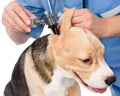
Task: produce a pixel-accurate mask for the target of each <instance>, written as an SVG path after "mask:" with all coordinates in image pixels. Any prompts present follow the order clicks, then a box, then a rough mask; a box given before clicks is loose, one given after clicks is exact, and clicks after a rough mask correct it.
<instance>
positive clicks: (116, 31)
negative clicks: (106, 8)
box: [102, 16, 120, 37]
mask: <svg viewBox="0 0 120 96" xmlns="http://www.w3.org/2000/svg"><path fill="white" fill-rule="evenodd" d="M103 21H104V23H105V26H104V27H105V29H106V32H105V33H103V35H102V37H112V36H120V16H113V17H110V18H103Z"/></svg>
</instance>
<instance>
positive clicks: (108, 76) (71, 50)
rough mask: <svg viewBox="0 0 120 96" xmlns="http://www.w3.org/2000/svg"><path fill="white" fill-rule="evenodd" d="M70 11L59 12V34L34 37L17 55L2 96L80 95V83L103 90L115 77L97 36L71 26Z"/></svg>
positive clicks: (96, 90)
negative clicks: (19, 54) (60, 15)
mask: <svg viewBox="0 0 120 96" xmlns="http://www.w3.org/2000/svg"><path fill="white" fill-rule="evenodd" d="M74 11H75V8H72V9H69V10H68V11H67V12H65V13H64V14H63V19H62V22H61V26H60V35H55V34H53V33H51V34H50V35H46V36H44V37H41V38H39V39H36V40H35V41H34V42H33V43H32V44H31V45H30V46H29V47H28V48H26V50H25V51H24V52H23V53H22V54H21V56H20V58H19V60H18V61H17V63H16V65H15V68H14V70H13V73H12V77H11V80H10V82H9V83H8V84H7V85H6V88H5V91H4V95H5V96H80V86H79V85H80V84H83V85H84V86H85V87H86V88H88V89H89V90H92V91H94V92H98V93H103V92H105V91H106V89H107V88H108V87H109V86H110V85H111V84H112V83H113V82H114V81H115V80H116V78H115V76H114V73H113V72H112V70H111V69H110V68H109V67H108V65H107V63H106V62H105V60H104V58H103V55H104V46H103V45H102V43H101V42H100V41H99V39H98V38H97V37H96V36H95V35H93V34H92V33H91V32H90V31H89V30H87V29H83V28H80V27H72V25H71V19H72V16H73V13H74Z"/></svg>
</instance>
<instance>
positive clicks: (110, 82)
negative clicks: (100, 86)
mask: <svg viewBox="0 0 120 96" xmlns="http://www.w3.org/2000/svg"><path fill="white" fill-rule="evenodd" d="M115 81H116V77H115V76H110V77H108V78H107V79H106V80H105V83H106V84H107V85H111V84H112V83H113V82H115Z"/></svg>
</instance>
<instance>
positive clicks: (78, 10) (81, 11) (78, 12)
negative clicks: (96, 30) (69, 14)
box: [73, 9, 88, 17]
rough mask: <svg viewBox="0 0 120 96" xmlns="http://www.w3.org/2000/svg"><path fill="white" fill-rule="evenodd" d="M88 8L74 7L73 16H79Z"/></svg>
mask: <svg viewBox="0 0 120 96" xmlns="http://www.w3.org/2000/svg"><path fill="white" fill-rule="evenodd" d="M87 10H88V9H76V10H75V12H74V14H73V16H74V17H75V16H81V15H84V14H85V13H86V12H87Z"/></svg>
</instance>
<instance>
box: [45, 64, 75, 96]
mask: <svg viewBox="0 0 120 96" xmlns="http://www.w3.org/2000/svg"><path fill="white" fill-rule="evenodd" d="M74 83H75V81H74V80H73V79H72V78H71V75H70V74H69V73H68V72H67V71H65V70H64V69H62V68H61V67H60V66H59V65H57V66H56V68H55V69H54V72H53V76H52V81H51V82H50V83H49V84H47V85H46V86H45V96H56V94H58V95H57V96H65V94H66V90H67V89H68V88H69V87H71V86H72V85H73V84H74Z"/></svg>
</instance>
